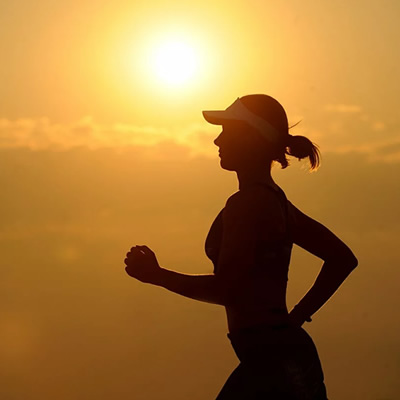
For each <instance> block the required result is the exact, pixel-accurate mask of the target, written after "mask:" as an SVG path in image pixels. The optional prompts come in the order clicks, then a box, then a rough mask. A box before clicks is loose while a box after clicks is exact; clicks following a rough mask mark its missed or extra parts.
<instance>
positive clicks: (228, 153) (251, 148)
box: [214, 121, 267, 171]
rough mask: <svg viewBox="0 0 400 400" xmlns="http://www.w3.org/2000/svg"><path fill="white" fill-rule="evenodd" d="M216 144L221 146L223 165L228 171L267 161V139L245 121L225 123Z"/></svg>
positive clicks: (221, 162) (220, 153)
mask: <svg viewBox="0 0 400 400" xmlns="http://www.w3.org/2000/svg"><path fill="white" fill-rule="evenodd" d="M214 144H215V145H216V146H218V147H219V155H220V157H221V161H220V164H221V167H222V168H223V169H226V170H228V171H238V170H243V169H246V168H249V167H251V166H252V165H255V164H256V163H259V162H262V163H263V164H264V165H265V163H266V161H265V151H266V150H267V149H266V147H267V144H266V141H265V140H264V139H263V138H262V137H261V135H260V134H259V133H258V132H256V131H254V130H253V129H252V128H251V127H250V126H249V125H247V124H246V123H245V122H242V121H227V122H226V123H224V124H223V125H222V132H221V133H220V134H219V136H218V137H217V138H216V139H215V140H214Z"/></svg>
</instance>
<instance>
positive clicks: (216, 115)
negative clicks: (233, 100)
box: [203, 110, 230, 125]
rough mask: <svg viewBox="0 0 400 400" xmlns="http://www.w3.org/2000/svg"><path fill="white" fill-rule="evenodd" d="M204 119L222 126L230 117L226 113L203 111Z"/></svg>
mask: <svg viewBox="0 0 400 400" xmlns="http://www.w3.org/2000/svg"><path fill="white" fill-rule="evenodd" d="M203 117H204V119H205V120H206V121H207V122H209V123H210V124H213V125H222V124H223V123H224V121H227V120H228V119H230V118H229V116H228V115H227V114H226V111H222V110H221V111H203Z"/></svg>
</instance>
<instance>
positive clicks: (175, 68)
mask: <svg viewBox="0 0 400 400" xmlns="http://www.w3.org/2000/svg"><path fill="white" fill-rule="evenodd" d="M151 64H152V67H153V69H154V72H155V74H156V75H157V76H158V77H159V79H160V80H161V81H162V82H164V83H166V84H168V85H170V86H178V85H182V84H184V83H187V82H188V81H189V80H190V79H191V78H193V77H194V75H195V73H196V72H197V70H198V57H197V54H196V52H195V50H194V49H193V47H192V46H190V45H189V44H188V43H185V42H183V41H176V40H174V41H169V42H165V43H163V44H161V45H160V46H159V47H158V48H157V49H156V50H155V51H154V53H153V54H152V60H151Z"/></svg>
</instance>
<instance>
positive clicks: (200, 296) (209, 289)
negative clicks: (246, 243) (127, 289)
mask: <svg viewBox="0 0 400 400" xmlns="http://www.w3.org/2000/svg"><path fill="white" fill-rule="evenodd" d="M125 264H126V268H125V271H126V272H127V274H128V275H129V276H131V277H133V278H136V279H138V280H139V281H141V282H144V283H150V284H152V285H156V286H160V287H163V288H165V289H167V290H169V291H171V292H174V293H177V294H180V295H181V296H185V297H188V298H190V299H193V300H198V301H203V302H206V303H212V304H218V305H225V301H224V291H222V290H221V288H220V284H219V281H217V279H216V276H215V275H214V274H202V275H201V274H199V275H190V274H183V273H180V272H176V271H172V270H169V269H167V268H162V267H160V265H159V264H158V261H157V258H156V256H155V254H154V252H153V251H152V250H151V249H149V248H148V247H147V246H135V247H132V248H131V251H130V252H129V253H128V254H127V258H126V259H125Z"/></svg>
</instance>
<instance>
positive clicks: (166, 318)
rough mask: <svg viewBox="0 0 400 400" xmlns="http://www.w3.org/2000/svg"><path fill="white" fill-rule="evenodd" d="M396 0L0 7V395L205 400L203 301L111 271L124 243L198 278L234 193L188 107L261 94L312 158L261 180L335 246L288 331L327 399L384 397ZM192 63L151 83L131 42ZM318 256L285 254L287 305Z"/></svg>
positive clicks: (391, 390)
mask: <svg viewBox="0 0 400 400" xmlns="http://www.w3.org/2000/svg"><path fill="white" fill-rule="evenodd" d="M399 16H400V5H399V4H398V2H396V1H381V2H377V1H369V0H368V1H364V2H363V3H362V5H361V4H360V3H359V2H356V1H349V2H335V3H328V2H317V1H316V0H315V1H314V0H310V1H303V2H300V1H285V2H268V3H267V2H261V1H246V2H244V1H243V2H232V1H229V2H228V1H219V2H207V1H204V2H201V3H200V2H199V3H197V2H190V3H188V2H178V1H171V0H170V1H153V2H144V1H142V2H139V1H135V2H126V1H120V0H116V1H114V2H105V1H96V2H94V1H87V0H80V1H79V2H78V1H70V2H68V4H67V3H62V2H59V3H57V4H55V3H54V2H50V1H47V0H42V1H39V2H36V3H33V2H27V1H23V0H15V1H13V2H8V3H7V4H5V5H3V7H2V13H1V14H0V27H1V32H2V34H1V35H0V49H1V50H2V55H3V60H6V62H2V63H0V87H1V94H2V95H1V99H0V183H1V187H2V189H3V190H2V195H1V196H0V206H1V207H0V249H1V254H2V263H1V269H0V282H1V283H0V300H1V301H0V341H1V343H2V346H1V348H0V398H2V399H3V398H4V399H16V400H22V399H23V400H25V399H29V400H36V399H40V400H50V399H54V398H57V399H60V400H63V399H68V400H70V399H77V400H80V399H82V400H83V399H85V400H86V399H95V398H96V399H98V400H102V399H110V398H116V399H121V400H122V399H125V398H127V399H128V398H137V399H142V398H143V399H146V400H158V399H166V398H171V399H177V400H180V399H182V400H186V399H188V398H191V399H194V400H197V399H198V400H200V399H206V398H207V399H208V398H209V399H212V398H214V397H215V396H216V394H217V393H218V391H219V389H220V388H221V386H222V385H223V383H224V382H225V380H226V378H227V376H228V375H229V374H230V372H231V371H232V370H233V368H234V367H235V366H236V363H237V361H236V358H235V356H234V353H233V351H232V349H231V347H230V345H229V342H228V340H227V338H226V321H225V315H224V310H223V308H222V307H219V306H213V305H210V304H206V303H200V302H196V301H191V300H189V299H186V298H183V297H179V296H177V295H174V294H172V293H170V292H168V291H166V290H163V289H160V288H157V287H152V286H148V285H144V284H141V283H140V282H137V281H134V280H133V279H129V278H128V277H127V276H126V275H125V272H124V271H123V259H124V255H125V253H126V251H127V250H128V249H129V248H130V247H131V246H132V245H135V244H147V245H148V246H149V247H151V248H152V249H153V250H154V251H155V252H156V254H157V257H158V259H159V261H160V263H161V264H162V265H164V266H165V267H167V268H169V269H175V270H178V271H182V272H187V273H207V272H211V270H212V265H211V263H210V261H209V260H208V259H207V258H206V256H205V253H204V249H203V247H204V240H205V237H206V234H207V232H208V229H209V227H210V224H211V222H212V220H213V219H214V218H215V216H216V214H217V213H218V212H219V210H220V209H221V208H222V207H223V205H224V204H225V201H226V199H227V197H229V195H230V194H232V193H233V192H234V191H236V190H237V182H236V178H235V175H234V174H232V173H228V172H227V171H223V170H222V169H221V168H220V167H219V161H218V156H217V151H216V150H217V148H216V147H215V145H214V144H213V143H212V140H213V139H214V138H215V137H216V136H217V134H218V133H219V130H218V127H215V126H208V125H207V124H206V122H205V121H204V120H202V115H201V110H203V109H212V108H226V107H227V106H228V105H229V104H231V103H232V102H233V101H234V100H235V99H236V98H237V97H238V96H242V95H244V94H248V93H267V94H270V95H272V96H274V97H276V98H277V99H278V100H279V101H281V103H282V104H283V105H284V107H285V108H286V110H287V113H288V116H289V122H290V123H291V124H294V123H296V122H297V121H298V120H302V122H301V124H300V125H298V126H297V127H296V128H294V129H293V134H304V135H306V136H308V137H310V139H312V140H313V141H315V142H317V143H318V144H319V145H320V147H321V151H322V155H323V159H322V162H323V164H322V167H321V169H320V170H319V171H318V172H317V173H313V174H308V173H307V172H306V171H305V170H304V169H302V166H301V164H299V163H298V162H297V161H296V160H293V161H292V166H291V167H290V168H288V169H287V170H284V171H281V170H279V169H278V167H276V168H275V169H274V178H275V180H276V182H277V183H278V184H280V185H281V187H282V188H283V189H284V190H285V192H286V194H287V195H288V197H289V198H290V199H291V201H292V202H293V203H294V204H296V205H297V206H298V207H299V208H300V209H302V210H303V211H305V212H307V213H309V214H310V215H311V216H313V217H314V218H316V219H318V220H320V221H321V222H323V223H324V224H326V225H327V226H328V227H329V228H331V229H332V230H333V231H334V232H335V233H336V234H337V235H338V236H340V237H341V238H343V239H344V240H345V241H346V242H347V243H348V244H349V245H350V247H351V248H352V249H353V250H354V252H355V254H356V255H357V257H358V259H359V268H358V269H356V270H355V271H354V272H353V273H352V275H351V276H350V277H349V279H348V281H346V282H345V283H344V285H343V287H341V288H340V289H339V291H338V292H337V294H336V295H335V296H334V297H333V298H332V299H331V301H329V302H328V303H327V304H326V306H325V307H323V308H322V309H321V310H320V311H319V312H318V313H317V314H316V315H315V317H314V318H313V322H312V323H311V324H306V326H305V327H306V329H307V331H308V332H309V333H310V334H311V336H312V337H313V338H314V341H315V343H316V345H317V347H318V350H319V353H320V357H321V361H322V364H323V367H324V372H325V375H326V384H327V389H328V396H329V397H331V398H333V399H341V400H350V399H351V400H354V399H363V400H364V399H365V400H377V399H381V400H383V399H385V400H389V399H390V400H395V399H397V398H399V397H400V385H399V383H398V376H399V373H400V370H399V351H398V349H399V345H400V342H399V339H398V332H399V328H400V321H399V318H398V316H397V314H398V312H397V310H398V307H399V306H400V298H399V296H398V289H397V286H398V282H399V279H400V273H399V270H398V265H399V261H400V257H399V253H398V243H399V239H400V228H399V221H400V215H399V208H398V202H399V196H400V183H399V179H398V178H397V177H398V176H399V173H400V132H399V126H400V119H399V116H398V115H399V113H398V97H397V96H398V93H399V92H400V84H399V80H398V79H397V74H398V73H397V69H398V68H397V66H398V64H399V61H400V60H399V53H398V51H397V49H398V48H399V39H398V38H399V37H400V32H399V31H400V28H399V25H398V19H399ZM171 37H175V38H179V37H182V38H185V40H187V41H188V42H189V43H191V44H192V45H193V48H194V49H195V51H196V52H197V56H198V58H199V60H200V61H201V69H199V70H198V74H197V75H196V76H194V77H193V79H192V80H189V81H188V82H187V84H186V85H182V86H181V87H179V88H178V87H176V88H174V87H171V86H167V85H165V84H163V82H162V81H160V80H159V79H158V77H157V76H156V75H155V74H154V71H153V70H152V69H151V68H150V67H151V66H150V65H149V64H146V63H147V62H148V54H149V52H150V51H151V50H152V49H153V47H154V48H155V47H156V46H158V44H159V43H163V41H164V40H166V39H169V38H171ZM320 265H321V263H320V261H319V260H318V259H316V258H314V257H312V256H310V255H308V254H305V253H304V252H303V251H301V250H299V249H296V250H295V252H294V255H293V262H292V264H291V270H290V275H289V289H288V305H289V306H290V307H291V306H292V305H294V304H295V303H296V302H297V301H298V300H299V298H300V297H301V296H302V295H303V293H304V292H305V291H306V290H307V289H308V288H309V286H310V285H311V284H312V282H313V280H314V279H315V276H316V274H317V273H318V270H319V268H320Z"/></svg>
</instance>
